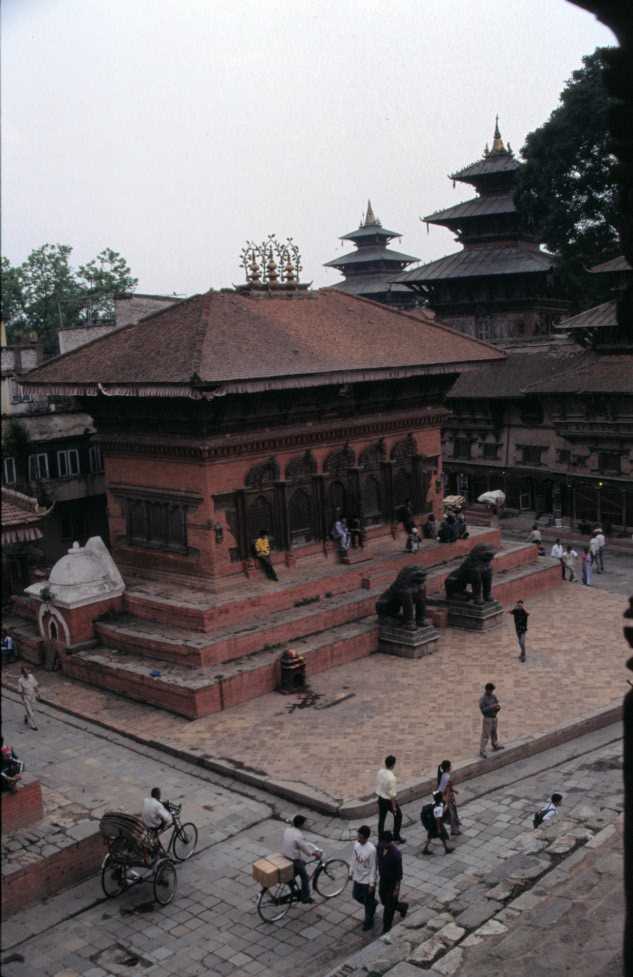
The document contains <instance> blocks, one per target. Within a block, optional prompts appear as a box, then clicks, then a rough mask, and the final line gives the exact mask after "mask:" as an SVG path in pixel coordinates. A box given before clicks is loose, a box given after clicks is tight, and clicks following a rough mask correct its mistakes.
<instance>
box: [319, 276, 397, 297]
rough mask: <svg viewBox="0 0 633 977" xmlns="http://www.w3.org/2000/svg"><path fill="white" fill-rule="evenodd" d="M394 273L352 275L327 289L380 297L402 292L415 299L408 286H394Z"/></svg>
mask: <svg viewBox="0 0 633 977" xmlns="http://www.w3.org/2000/svg"><path fill="white" fill-rule="evenodd" d="M392 275H393V272H390V271H385V272H383V273H382V274H380V275H352V276H351V277H350V278H346V279H345V281H342V282H337V283H336V285H327V286H326V287H327V288H336V289H338V291H339V292H345V293H346V295H361V296H362V295H380V294H383V293H384V292H400V293H403V294H406V295H409V296H410V297H411V298H414V293H413V292H412V291H411V289H410V288H407V286H406V285H393V284H392V282H391V277H392Z"/></svg>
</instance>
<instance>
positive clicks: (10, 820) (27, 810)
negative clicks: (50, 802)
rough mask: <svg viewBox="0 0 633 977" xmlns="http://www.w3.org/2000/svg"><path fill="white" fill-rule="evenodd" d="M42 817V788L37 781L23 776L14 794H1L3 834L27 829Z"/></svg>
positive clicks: (0, 809)
mask: <svg viewBox="0 0 633 977" xmlns="http://www.w3.org/2000/svg"><path fill="white" fill-rule="evenodd" d="M43 817H44V808H43V805H42V788H41V787H40V782H39V780H33V779H31V778H30V777H28V776H23V777H22V780H21V781H20V787H19V788H18V790H17V791H16V793H15V794H2V798H1V800H0V822H1V824H2V832H3V834H7V833H8V832H9V831H19V830H20V829H21V828H28V827H29V826H30V825H31V824H35V822H36V821H39V820H41V818H43Z"/></svg>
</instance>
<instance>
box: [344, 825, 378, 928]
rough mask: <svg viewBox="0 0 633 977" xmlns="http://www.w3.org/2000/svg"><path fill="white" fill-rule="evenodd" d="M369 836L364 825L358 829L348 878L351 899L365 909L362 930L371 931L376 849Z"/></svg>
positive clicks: (374, 898)
mask: <svg viewBox="0 0 633 977" xmlns="http://www.w3.org/2000/svg"><path fill="white" fill-rule="evenodd" d="M370 834H371V831H370V829H369V828H368V827H367V825H366V824H363V825H361V827H360V828H359V829H358V838H357V840H356V841H355V842H354V847H353V849H352V864H351V866H350V877H351V879H352V897H353V898H354V899H355V900H356V902H359V903H360V904H361V906H364V908H365V918H364V921H363V929H364V930H365V931H367V930H370V929H373V927H374V916H375V914H376V906H377V905H378V903H377V902H376V896H375V892H376V875H377V859H376V849H375V847H374V845H372V843H371V841H370V840H369V836H370Z"/></svg>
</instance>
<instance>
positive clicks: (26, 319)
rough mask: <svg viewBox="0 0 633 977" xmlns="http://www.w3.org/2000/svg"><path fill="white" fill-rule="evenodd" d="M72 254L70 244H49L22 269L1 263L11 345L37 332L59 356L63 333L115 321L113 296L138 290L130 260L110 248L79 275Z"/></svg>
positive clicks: (46, 349) (46, 347)
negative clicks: (60, 332) (60, 340)
mask: <svg viewBox="0 0 633 977" xmlns="http://www.w3.org/2000/svg"><path fill="white" fill-rule="evenodd" d="M71 254H72V248H71V247H69V246H68V245H66V244H44V245H43V246H42V247H41V248H36V249H35V250H34V251H32V252H31V254H30V255H29V256H28V258H27V259H26V261H25V262H24V263H23V264H22V265H19V266H17V267H15V266H12V265H11V264H10V262H9V261H8V260H7V259H6V258H3V259H2V291H3V305H2V313H3V318H4V320H5V321H6V323H7V332H8V335H9V339H10V341H12V342H16V341H19V340H20V339H24V338H26V336H28V335H30V334H33V333H34V334H35V336H36V337H37V338H38V339H39V340H41V342H42V344H43V348H44V352H45V354H46V355H48V356H52V355H55V354H56V353H57V352H58V343H57V332H58V330H59V329H70V328H73V327H74V326H80V325H82V324H83V323H86V322H95V321H97V322H98V321H105V320H108V319H112V318H113V315H114V296H115V295H116V294H117V292H126V291H130V290H131V289H133V288H134V287H135V286H136V282H137V280H136V279H135V278H133V277H132V276H131V274H130V269H129V267H128V264H127V262H126V260H125V258H123V257H121V255H120V254H118V253H117V252H116V251H113V250H112V249H111V248H106V249H105V250H104V251H102V252H100V254H98V255H97V257H96V258H94V259H93V260H92V261H89V262H88V263H87V264H85V265H81V266H80V267H79V269H78V270H77V271H76V272H75V271H73V269H72V268H71V265H70V256H71ZM5 283H6V288H7V292H6V295H5Z"/></svg>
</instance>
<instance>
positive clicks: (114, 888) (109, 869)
mask: <svg viewBox="0 0 633 977" xmlns="http://www.w3.org/2000/svg"><path fill="white" fill-rule="evenodd" d="M101 888H102V889H103V891H104V892H105V894H106V896H107V897H108V899H112V898H113V896H118V895H120V894H121V893H122V892H123V890H124V889H126V888H127V882H126V879H125V865H121V864H120V863H119V862H115V861H113V860H112V856H111V855H106V857H105V858H104V859H103V866H102V868H101Z"/></svg>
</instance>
